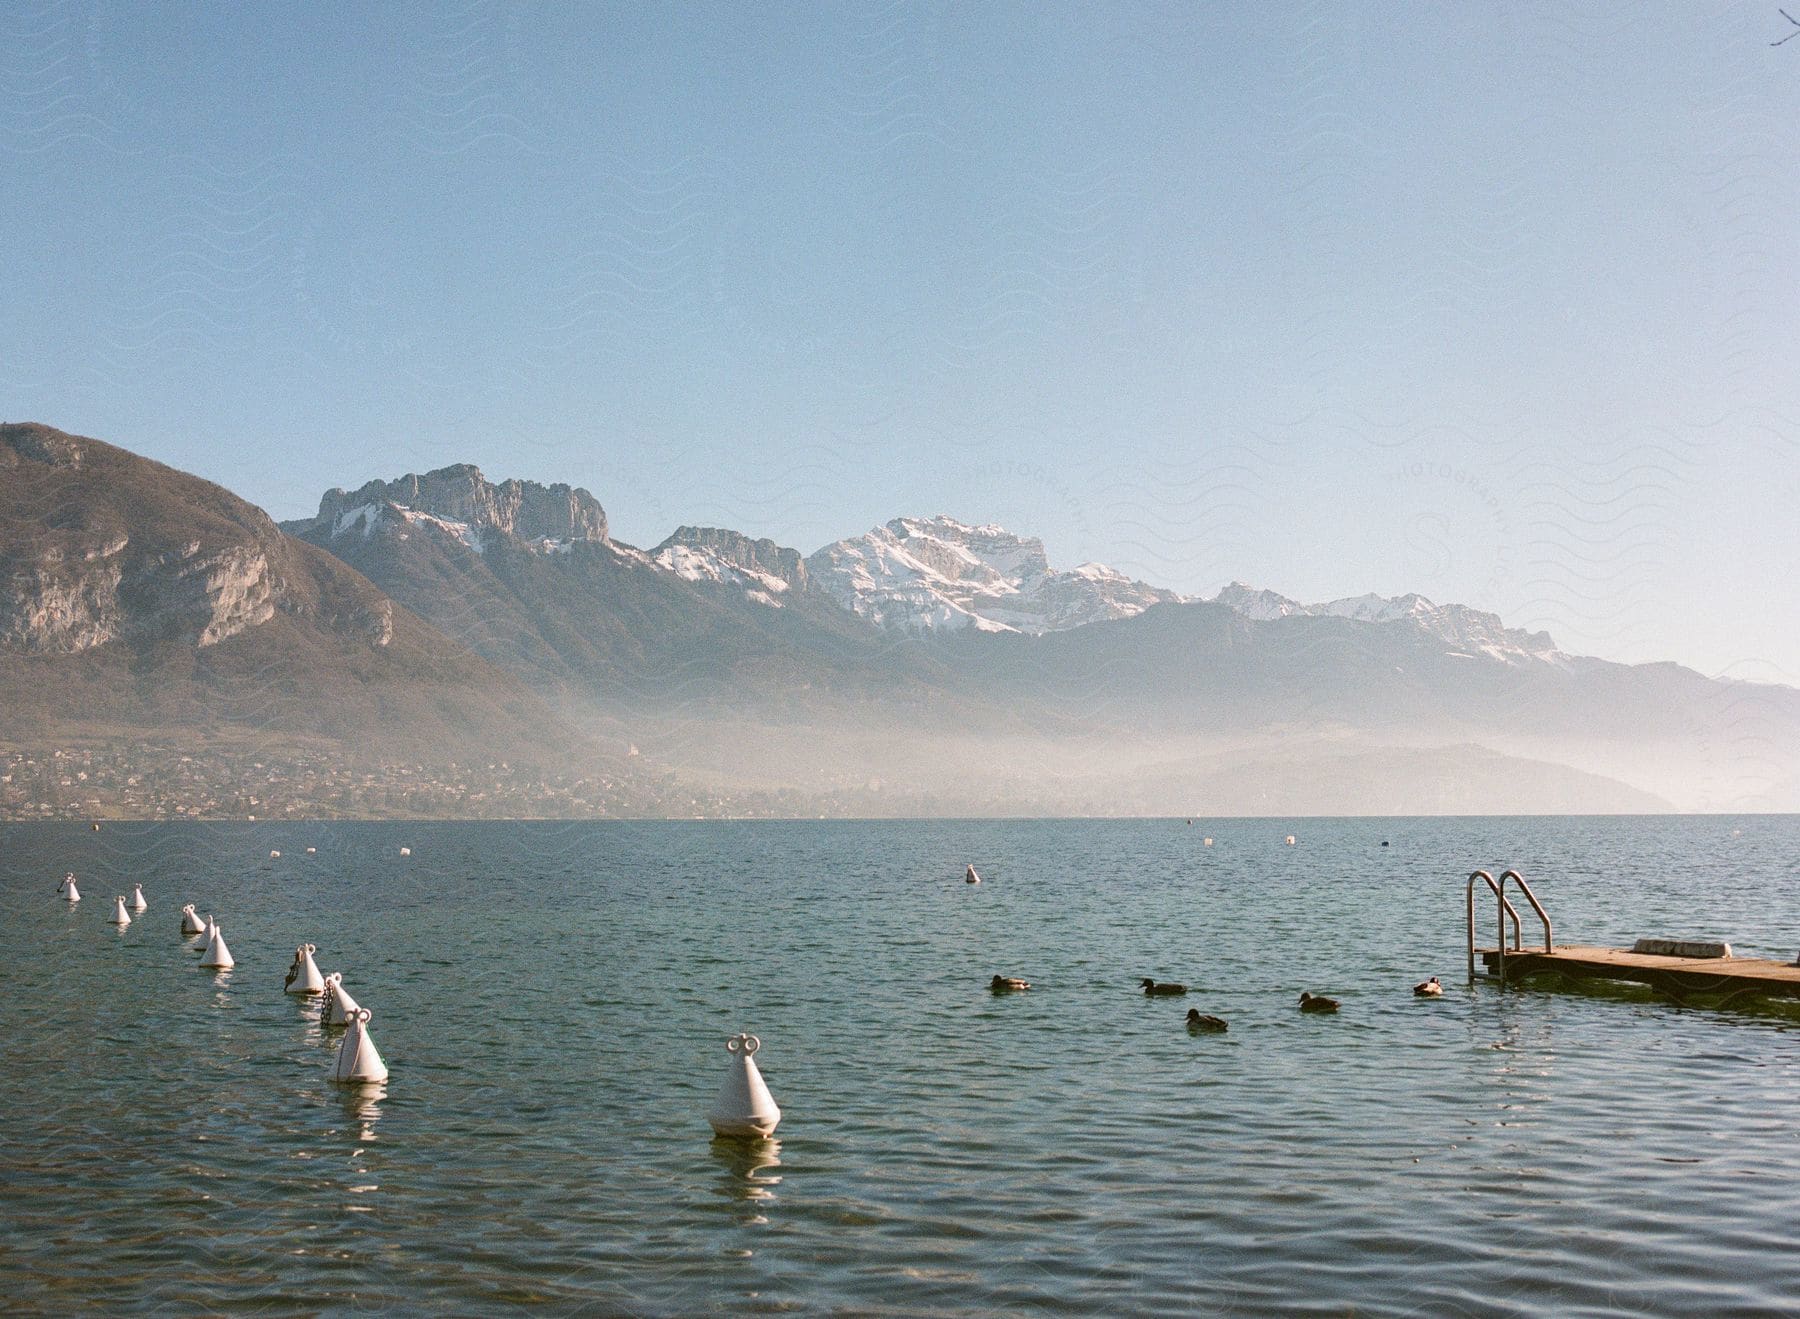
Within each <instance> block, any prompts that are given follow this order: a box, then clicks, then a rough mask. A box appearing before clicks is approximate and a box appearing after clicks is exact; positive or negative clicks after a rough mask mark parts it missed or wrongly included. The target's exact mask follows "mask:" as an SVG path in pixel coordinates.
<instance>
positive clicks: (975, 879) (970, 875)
mask: <svg viewBox="0 0 1800 1319" xmlns="http://www.w3.org/2000/svg"><path fill="white" fill-rule="evenodd" d="M963 883H965V884H979V883H981V876H980V875H978V874H976V873H975V867H974V866H970V867H969V868H968V869H967V870H965V871H963Z"/></svg>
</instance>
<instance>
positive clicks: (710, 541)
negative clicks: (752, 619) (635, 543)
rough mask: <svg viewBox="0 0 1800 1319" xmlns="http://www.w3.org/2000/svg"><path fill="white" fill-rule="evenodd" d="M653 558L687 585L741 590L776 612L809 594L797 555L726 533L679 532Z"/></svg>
mask: <svg viewBox="0 0 1800 1319" xmlns="http://www.w3.org/2000/svg"><path fill="white" fill-rule="evenodd" d="M650 555H651V561H652V562H653V563H655V564H656V565H657V566H658V567H659V568H662V569H664V570H665V571H667V572H672V573H674V574H675V575H676V576H677V577H680V578H681V579H682V580H684V581H689V582H702V583H709V584H717V585H721V586H726V587H733V588H737V589H740V590H742V591H743V593H744V597H745V599H747V600H749V601H751V602H752V603H754V604H759V605H767V606H769V607H770V608H774V609H779V608H780V607H781V605H782V602H783V600H784V599H791V598H792V596H793V595H794V594H796V593H798V592H799V591H802V590H804V589H806V584H807V576H806V564H805V562H804V561H803V560H802V559H801V558H800V552H799V551H798V550H791V549H788V548H787V547H786V546H784V545H777V544H776V543H775V542H774V541H772V540H767V539H758V540H753V539H751V538H750V537H749V536H746V535H744V534H743V533H742V532H738V531H728V530H726V529H724V528H722V527H678V528H676V530H675V532H674V534H672V535H671V536H670V537H669V538H668V539H667V540H665V541H664V542H663V543H662V544H660V545H658V546H657V547H656V548H655V549H654V550H652V551H650Z"/></svg>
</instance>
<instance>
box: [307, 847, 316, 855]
mask: <svg viewBox="0 0 1800 1319" xmlns="http://www.w3.org/2000/svg"><path fill="white" fill-rule="evenodd" d="M306 854H307V855H308V856H317V855H318V854H319V849H318V848H316V847H309V848H307V849H306Z"/></svg>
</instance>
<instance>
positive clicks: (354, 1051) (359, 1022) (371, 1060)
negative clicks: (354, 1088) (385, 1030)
mask: <svg viewBox="0 0 1800 1319" xmlns="http://www.w3.org/2000/svg"><path fill="white" fill-rule="evenodd" d="M369 1016H370V1012H369V1010H368V1009H367V1008H358V1009H357V1010H356V1011H355V1012H353V1013H351V1014H350V1019H349V1022H348V1025H349V1030H348V1031H346V1032H345V1034H344V1042H343V1043H342V1044H340V1045H338V1051H337V1058H336V1059H335V1060H334V1061H333V1062H332V1064H331V1079H332V1080H334V1081H343V1082H346V1083H348V1084H355V1083H357V1082H372V1081H385V1080H387V1074H388V1069H387V1064H386V1063H384V1062H382V1061H381V1052H380V1050H378V1049H377V1048H376V1047H375V1041H374V1039H373V1038H372V1037H371V1036H370V1034H369Z"/></svg>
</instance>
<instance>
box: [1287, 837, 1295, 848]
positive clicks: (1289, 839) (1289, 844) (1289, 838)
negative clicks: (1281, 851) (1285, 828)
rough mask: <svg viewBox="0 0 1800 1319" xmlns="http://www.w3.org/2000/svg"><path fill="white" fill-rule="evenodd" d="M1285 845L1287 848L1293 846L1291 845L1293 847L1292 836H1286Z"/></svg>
mask: <svg viewBox="0 0 1800 1319" xmlns="http://www.w3.org/2000/svg"><path fill="white" fill-rule="evenodd" d="M1287 845H1288V846H1289V847H1292V846H1293V845H1294V835H1292V834H1289V835H1288V836H1287Z"/></svg>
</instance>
